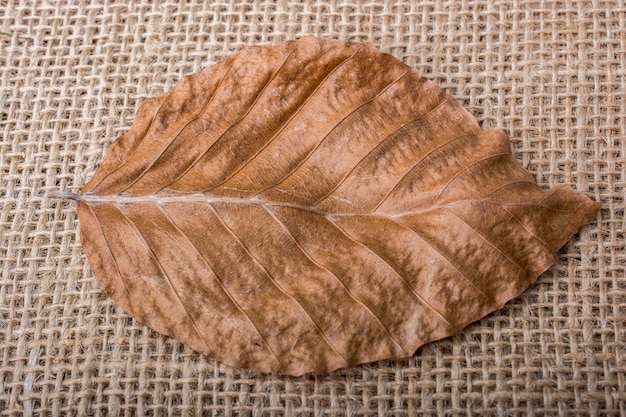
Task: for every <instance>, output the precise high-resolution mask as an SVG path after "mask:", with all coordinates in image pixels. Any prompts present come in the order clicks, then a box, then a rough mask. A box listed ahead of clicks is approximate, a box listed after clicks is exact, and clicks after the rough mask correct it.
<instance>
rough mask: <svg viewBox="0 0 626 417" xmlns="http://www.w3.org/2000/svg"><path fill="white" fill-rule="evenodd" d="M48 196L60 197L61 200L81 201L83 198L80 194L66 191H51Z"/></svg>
mask: <svg viewBox="0 0 626 417" xmlns="http://www.w3.org/2000/svg"><path fill="white" fill-rule="evenodd" d="M48 196H49V197H50V198H61V199H63V200H75V201H81V200H82V199H83V198H82V196H81V195H80V194H74V193H68V192H66V191H52V192H51V193H50V194H48Z"/></svg>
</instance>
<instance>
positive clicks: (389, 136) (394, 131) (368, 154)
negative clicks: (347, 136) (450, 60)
mask: <svg viewBox="0 0 626 417" xmlns="http://www.w3.org/2000/svg"><path fill="white" fill-rule="evenodd" d="M446 102H447V101H446V100H444V101H442V102H441V103H439V104H437V105H436V106H435V107H434V108H432V109H431V110H429V111H428V112H427V113H425V114H423V115H421V116H419V117H416V118H414V119H412V120H409V121H408V122H406V123H403V124H401V125H400V126H398V127H397V128H396V129H394V130H393V132H391V133H389V134H388V135H387V136H385V137H384V138H383V139H382V140H381V141H379V142H378V143H377V144H376V146H374V147H373V148H372V149H371V150H370V151H369V152H368V153H367V154H365V155H364V156H363V157H362V158H360V159H359V161H358V162H357V163H356V164H354V166H353V167H352V169H351V170H350V171H349V172H348V173H347V174H346V175H344V177H343V178H342V179H341V180H340V181H339V182H338V183H337V184H336V185H335V186H334V187H333V188H332V189H331V190H330V191H328V192H327V193H326V194H324V195H323V196H321V197H320V198H318V199H317V200H316V201H314V202H313V203H311V205H313V206H315V205H317V204H319V203H320V202H321V201H322V200H324V199H326V198H327V197H328V196H329V195H331V194H332V193H333V192H334V191H335V190H336V189H337V188H339V187H340V186H341V184H343V183H344V181H345V180H346V179H347V178H348V177H349V176H350V175H351V174H352V173H353V172H354V171H355V170H356V169H357V168H358V167H359V165H361V163H363V161H365V160H366V159H367V157H369V156H370V155H372V154H373V153H374V152H375V151H376V150H377V149H380V148H381V147H382V146H383V145H384V144H385V143H386V142H387V141H388V140H389V139H390V138H391V137H393V135H395V134H396V133H398V132H399V131H400V130H401V129H404V128H405V127H406V126H409V125H412V124H413V123H416V122H419V121H422V120H425V119H426V118H428V117H429V116H430V115H431V114H433V113H435V112H436V111H437V110H438V109H440V108H441V107H442V106H443V105H444V104H445V103H446Z"/></svg>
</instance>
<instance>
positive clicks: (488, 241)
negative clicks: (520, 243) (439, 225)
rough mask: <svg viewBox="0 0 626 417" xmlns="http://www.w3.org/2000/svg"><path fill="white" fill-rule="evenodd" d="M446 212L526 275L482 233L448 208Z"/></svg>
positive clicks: (513, 260) (519, 266)
mask: <svg viewBox="0 0 626 417" xmlns="http://www.w3.org/2000/svg"><path fill="white" fill-rule="evenodd" d="M446 211H448V213H450V214H452V215H453V216H454V217H456V218H457V219H459V220H460V221H461V222H463V224H465V225H466V226H467V227H469V228H470V229H472V231H473V232H474V233H476V234H477V235H478V236H479V237H480V238H481V239H482V240H483V241H485V242H486V243H487V244H488V245H489V246H491V247H492V248H494V249H495V250H496V251H497V252H498V253H499V254H500V255H502V256H503V257H505V258H506V259H507V260H508V261H509V262H511V263H512V264H513V265H515V266H516V267H517V268H518V269H519V270H520V271H522V272H523V273H524V274H526V270H525V269H524V268H523V267H522V266H521V265H520V264H519V262H517V261H516V260H515V259H513V258H511V257H510V256H509V255H507V254H506V253H504V251H503V250H502V249H500V248H499V247H497V246H496V245H494V244H493V242H491V241H490V240H489V239H487V237H486V236H485V235H483V234H482V233H480V232H479V231H478V230H477V229H476V228H475V227H473V226H472V225H471V224H469V223H468V222H467V220H465V219H464V218H463V217H461V216H460V215H458V214H457V213H455V212H454V211H453V210H452V209H450V208H446Z"/></svg>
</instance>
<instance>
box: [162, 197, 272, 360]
mask: <svg viewBox="0 0 626 417" xmlns="http://www.w3.org/2000/svg"><path fill="white" fill-rule="evenodd" d="M158 207H159V209H160V210H161V212H163V214H164V215H165V217H166V218H167V220H168V221H169V222H170V224H171V225H172V226H173V227H174V228H175V229H176V230H177V231H178V232H179V233H180V234H181V235H182V236H184V237H185V240H186V241H187V242H189V244H190V245H191V246H192V247H193V249H194V250H195V251H196V253H197V254H198V255H199V256H200V258H201V259H202V261H203V262H204V264H205V265H206V266H207V267H208V268H209V269H210V270H211V271H212V272H213V275H215V277H216V278H217V282H218V283H219V284H220V287H222V290H223V291H224V293H225V294H226V296H227V297H228V299H229V300H230V302H231V303H232V304H233V305H234V306H235V308H237V310H239V312H241V314H243V315H244V317H245V318H246V319H248V321H249V322H250V324H251V325H252V327H253V328H254V330H255V331H256V333H257V334H258V335H259V336H260V337H261V339H262V340H263V342H264V343H265V346H267V349H268V350H269V352H270V353H271V354H272V357H273V358H274V359H275V360H276V363H278V364H280V359H278V356H277V355H276V353H275V352H274V350H273V349H272V347H271V346H270V344H269V343H268V341H267V339H266V338H265V336H263V334H262V333H261V332H260V331H259V329H258V327H257V326H256V324H255V323H254V321H253V320H252V318H251V317H250V315H249V314H248V313H246V312H245V311H244V309H243V308H242V307H241V306H240V305H239V303H238V302H237V301H236V300H235V297H234V296H233V295H232V293H231V292H230V291H228V288H226V285H225V284H224V282H223V281H222V279H221V278H220V277H219V275H218V274H217V273H216V272H215V270H214V269H213V267H212V266H211V265H210V263H209V261H208V260H207V259H206V257H205V256H204V255H203V254H202V253H201V252H200V250H199V249H198V247H197V246H196V244H195V243H194V242H192V240H191V239H190V238H189V237H188V236H187V235H186V234H185V233H184V232H183V231H182V230H181V229H180V228H179V227H178V225H177V224H176V223H175V222H174V220H173V219H172V218H171V216H170V215H169V214H168V213H167V211H166V210H165V209H164V208H163V207H162V206H160V205H159V206H158ZM218 220H219V219H218ZM220 221H221V220H220Z"/></svg>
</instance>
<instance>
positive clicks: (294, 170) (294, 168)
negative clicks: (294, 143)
mask: <svg viewBox="0 0 626 417" xmlns="http://www.w3.org/2000/svg"><path fill="white" fill-rule="evenodd" d="M407 74H408V71H405V72H404V73H402V75H400V76H399V77H397V78H396V79H394V80H393V81H391V82H390V83H389V84H387V85H386V86H385V87H384V88H383V89H382V90H381V91H379V92H378V93H377V94H376V95H375V96H374V97H372V98H370V99H368V100H367V101H365V102H363V103H361V104H359V105H358V106H357V107H355V108H354V109H352V110H351V111H350V112H349V113H348V114H346V115H345V116H344V117H342V118H341V120H339V121H338V122H337V123H335V125H334V126H333V127H332V128H331V129H330V130H329V131H328V132H327V133H326V134H325V135H324V137H323V138H321V139H320V140H319V141H318V142H317V143H316V144H315V146H314V147H313V149H311V150H310V151H309V153H308V154H306V155H305V156H304V158H303V159H302V160H301V161H300V162H298V163H297V164H296V166H295V167H293V168H292V169H291V170H290V171H289V172H288V173H286V174H285V175H284V176H283V177H282V178H281V179H280V180H279V181H278V182H274V183H273V184H271V185H269V186H267V187H265V188H264V189H262V190H261V191H258V192H257V193H256V194H254V196H253V197H256V196H258V195H260V194H262V193H264V192H265V191H267V190H269V189H271V188H273V187H276V186H278V185H280V184H282V183H284V182H285V181H287V180H288V179H289V178H290V177H292V176H293V175H294V174H295V172H296V171H297V170H298V169H299V168H300V167H301V166H302V165H304V164H305V163H306V162H307V161H308V160H310V159H311V157H312V156H313V154H314V153H315V151H317V149H319V147H320V146H321V144H322V143H323V142H324V141H326V139H327V138H328V137H329V136H330V134H331V133H333V132H334V131H335V129H337V127H339V125H341V124H342V123H344V122H345V121H346V120H347V119H348V118H349V117H350V116H352V115H353V114H354V113H355V112H357V111H358V110H359V109H361V108H362V107H364V106H366V105H368V104H370V103H372V102H373V101H374V100H376V99H377V98H378V97H380V96H381V95H382V94H383V93H384V92H385V91H387V89H389V88H390V87H391V86H392V85H394V84H395V83H396V82H398V81H399V80H401V79H402V78H403V77H404V76H405V75H407Z"/></svg>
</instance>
